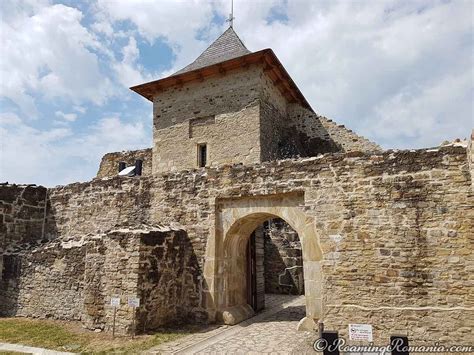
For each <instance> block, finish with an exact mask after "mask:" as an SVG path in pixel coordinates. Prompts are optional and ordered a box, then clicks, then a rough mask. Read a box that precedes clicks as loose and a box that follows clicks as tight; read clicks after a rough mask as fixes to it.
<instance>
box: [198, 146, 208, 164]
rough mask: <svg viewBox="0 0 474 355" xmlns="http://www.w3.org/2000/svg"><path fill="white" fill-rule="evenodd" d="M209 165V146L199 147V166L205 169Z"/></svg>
mask: <svg viewBox="0 0 474 355" xmlns="http://www.w3.org/2000/svg"><path fill="white" fill-rule="evenodd" d="M206 164H207V144H205V143H204V144H199V145H198V166H199V167H200V168H203V167H205V166H206Z"/></svg>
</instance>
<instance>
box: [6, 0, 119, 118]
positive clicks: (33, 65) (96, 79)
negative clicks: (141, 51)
mask: <svg viewBox="0 0 474 355" xmlns="http://www.w3.org/2000/svg"><path fill="white" fill-rule="evenodd" d="M8 4H10V5H9V6H8ZM3 6H5V8H4V7H3ZM2 10H4V12H5V15H4V17H2V22H1V24H0V26H1V27H0V33H1V45H2V59H1V61H0V73H1V74H0V75H1V81H0V94H1V95H2V96H4V97H6V98H8V99H10V100H12V101H13V102H14V103H16V104H17V105H18V106H19V107H20V109H21V110H22V111H23V112H24V113H25V114H27V115H28V116H36V114H37V112H36V105H35V101H36V99H37V97H44V98H46V99H49V100H51V99H59V98H60V99H67V100H70V101H72V102H74V103H81V102H83V101H90V102H93V103H95V104H102V103H104V102H105V100H106V99H107V98H108V97H110V96H111V95H112V94H113V86H112V85H111V82H110V80H109V79H108V78H107V77H104V74H103V73H101V71H100V68H99V62H98V58H97V55H96V53H95V52H97V51H98V52H100V51H101V50H102V47H101V44H100V43H99V42H98V41H97V40H96V38H95V37H94V35H93V34H92V33H91V32H89V31H88V29H87V28H85V27H83V26H82V24H81V20H82V18H83V15H82V13H81V12H80V11H79V10H77V9H75V8H71V7H67V6H64V5H48V4H46V3H42V4H35V6H26V5H25V4H21V5H18V6H14V5H11V3H9V2H6V3H5V4H3V5H2Z"/></svg>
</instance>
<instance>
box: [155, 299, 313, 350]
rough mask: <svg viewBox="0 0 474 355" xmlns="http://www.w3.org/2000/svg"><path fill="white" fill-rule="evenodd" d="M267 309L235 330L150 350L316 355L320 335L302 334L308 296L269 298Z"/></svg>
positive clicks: (221, 330) (227, 328)
mask: <svg viewBox="0 0 474 355" xmlns="http://www.w3.org/2000/svg"><path fill="white" fill-rule="evenodd" d="M265 297H266V298H265V303H266V309H265V310H264V311H263V312H261V313H259V314H257V315H256V316H255V317H253V318H251V319H248V320H247V321H244V322H242V323H239V324H237V325H235V326H220V327H215V328H213V329H211V330H209V331H208V332H204V333H197V334H192V335H189V336H187V337H184V338H181V339H178V340H177V341H175V342H170V343H166V344H163V345H161V346H160V347H157V348H154V349H150V351H149V352H148V353H151V354H262V353H272V354H304V353H307V354H315V352H314V351H313V350H312V348H311V345H312V341H314V339H315V336H316V334H315V333H311V332H299V331H297V330H296V326H297V324H298V322H299V320H300V319H301V318H303V317H304V316H305V307H304V296H287V295H266V296H265Z"/></svg>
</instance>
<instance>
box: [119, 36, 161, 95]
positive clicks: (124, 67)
mask: <svg viewBox="0 0 474 355" xmlns="http://www.w3.org/2000/svg"><path fill="white" fill-rule="evenodd" d="M139 55H140V51H139V50H138V47H137V41H136V40H135V38H134V37H130V38H129V39H128V44H127V45H126V46H125V47H123V48H122V56H123V59H122V60H121V61H115V62H114V63H113V64H112V68H113V70H114V72H115V75H116V78H117V80H118V82H119V83H121V84H122V85H123V86H125V87H127V88H128V87H130V86H133V85H138V84H142V83H144V82H146V81H151V80H153V78H154V76H153V75H151V74H146V70H145V68H143V67H142V66H141V65H139V64H137V59H138V57H139ZM155 75H156V74H155ZM155 77H156V76H155Z"/></svg>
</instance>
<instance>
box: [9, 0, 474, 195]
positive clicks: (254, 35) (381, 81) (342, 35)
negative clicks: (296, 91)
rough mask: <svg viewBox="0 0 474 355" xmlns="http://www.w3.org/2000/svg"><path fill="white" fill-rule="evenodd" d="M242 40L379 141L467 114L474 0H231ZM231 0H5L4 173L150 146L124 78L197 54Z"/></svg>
mask: <svg viewBox="0 0 474 355" xmlns="http://www.w3.org/2000/svg"><path fill="white" fill-rule="evenodd" d="M234 2H235V10H234V12H235V17H236V20H235V24H234V28H235V29H236V31H237V33H238V34H239V35H240V36H241V38H242V39H243V41H244V43H245V44H246V45H247V47H248V48H249V49H250V50H253V51H256V50H260V49H263V48H269V47H270V48H272V49H273V50H274V51H275V53H276V54H277V56H278V57H279V58H280V60H281V61H282V63H283V64H284V65H285V67H286V69H287V70H288V72H289V73H290V74H291V75H292V77H293V78H294V80H295V81H296V83H297V84H298V86H299V87H300V89H301V90H302V92H303V93H304V95H305V96H306V98H307V99H308V101H309V102H310V104H311V105H312V106H313V108H314V109H315V110H316V111H317V112H318V113H320V114H323V115H325V116H327V117H330V118H332V119H334V120H336V121H337V122H339V123H343V124H345V125H346V126H347V127H349V128H352V129H354V130H355V131H357V132H359V133H360V134H362V135H365V136H367V137H368V138H370V139H372V140H374V141H376V142H378V143H379V144H381V145H382V146H383V147H384V148H419V147H429V146H436V145H438V144H439V143H441V142H442V141H443V140H446V139H454V138H457V137H460V138H465V137H467V136H469V134H470V130H471V129H472V128H473V126H474V123H473V103H472V101H473V82H474V74H473V36H474V35H473V22H474V20H473V11H474V9H473V7H474V2H473V1H470V0H467V1H462V0H456V1H378V0H371V1H369V0H367V1H351V0H344V1H320V0H235V1H234ZM229 6H230V0H222V1H218V0H216V1H211V0H200V1H192V0H180V1H171V0H159V1H158V0H84V1H78V0H65V1H48V0H11V1H10V0H2V1H1V2H0V7H1V8H0V12H1V23H0V36H1V38H0V39H1V53H2V54H1V56H0V144H1V151H0V182H1V181H9V182H17V183H37V184H44V185H46V186H54V185H56V184H65V183H69V182H74V181H84V180H88V179H90V178H92V177H93V176H94V175H95V173H96V171H97V168H98V164H99V161H100V158H101V156H102V155H103V154H104V153H106V152H111V151H120V150H129V149H138V148H144V147H149V146H151V135H152V132H151V128H152V126H151V109H152V107H151V103H150V102H148V101H146V100H145V99H143V98H141V97H139V96H138V95H137V94H135V93H133V92H132V91H130V90H129V89H128V87H130V86H133V85H136V84H140V83H143V82H146V81H150V80H154V79H158V78H160V77H164V76H166V75H169V74H170V73H172V72H173V71H175V70H177V69H180V68H181V67H183V66H185V65H186V64H188V63H189V62H191V61H192V60H194V59H195V57H196V56H198V55H199V53H200V52H202V51H203V50H204V49H205V48H206V47H207V46H208V45H209V44H210V43H211V42H212V41H213V40H214V39H215V38H216V37H217V36H218V35H219V34H220V33H222V31H224V30H225V28H226V26H227V24H226V22H225V18H226V16H227V14H228V12H229Z"/></svg>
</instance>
